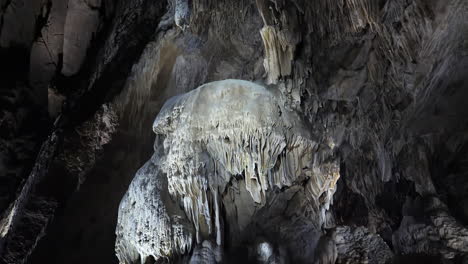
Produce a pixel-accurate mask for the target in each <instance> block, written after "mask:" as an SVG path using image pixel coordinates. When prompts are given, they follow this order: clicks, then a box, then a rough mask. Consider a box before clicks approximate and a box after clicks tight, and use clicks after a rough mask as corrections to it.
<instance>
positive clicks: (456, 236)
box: [0, 0, 468, 263]
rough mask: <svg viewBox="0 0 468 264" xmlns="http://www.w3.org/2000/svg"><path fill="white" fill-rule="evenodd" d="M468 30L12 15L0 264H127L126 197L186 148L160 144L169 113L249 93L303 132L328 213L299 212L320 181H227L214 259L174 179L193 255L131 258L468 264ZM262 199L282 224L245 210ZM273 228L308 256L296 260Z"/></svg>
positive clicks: (225, 0)
mask: <svg viewBox="0 0 468 264" xmlns="http://www.w3.org/2000/svg"><path fill="white" fill-rule="evenodd" d="M467 17H468V1H467V0H448V1H442V0H438V1H437V0H378V1H377V0H330V1H319V0H256V1H253V0H238V1H237V0H236V1H235V0H168V1H154V0H132V1H124V0H119V1H110V0H92V1H91V0H69V1H63V0H29V1H26V0H0V76H1V80H2V81H1V85H0V111H1V112H0V262H1V263H118V262H119V260H118V258H117V257H116V252H115V250H114V244H115V243H116V239H117V241H119V239H118V236H119V232H118V231H117V235H116V234H115V232H116V227H117V226H118V224H117V222H118V219H119V223H121V220H120V217H119V215H118V214H119V204H120V201H121V199H122V197H124V195H125V193H126V192H127V190H128V191H129V193H131V191H132V188H131V186H132V185H133V184H132V185H131V184H130V182H131V181H132V179H133V178H134V176H135V174H137V176H136V177H135V181H136V180H137V179H138V175H142V174H144V175H155V174H158V170H159V169H158V168H153V169H149V171H148V172H145V171H144V170H145V168H146V169H148V167H151V166H154V163H151V162H150V163H147V165H144V164H145V162H147V161H148V160H150V161H154V155H156V154H157V153H158V151H159V150H161V149H164V150H166V151H169V152H171V151H172V152H174V151H176V149H175V148H174V147H171V146H170V145H169V146H164V145H163V143H162V142H161V140H162V139H161V135H162V136H163V137H166V139H165V140H167V139H168V138H171V137H174V132H171V133H169V132H167V131H165V132H161V131H163V130H161V131H159V130H156V133H157V134H159V135H158V136H157V137H155V133H153V131H152V124H153V121H154V119H155V117H156V116H158V113H159V111H160V109H161V108H162V107H163V105H164V103H165V102H166V101H167V100H169V98H171V97H173V96H175V95H182V94H184V93H187V92H190V91H192V90H194V89H196V88H197V87H199V86H200V85H202V84H205V83H209V82H212V81H219V80H225V79H238V80H245V81H250V82H253V83H255V85H260V86H261V87H265V89H267V90H268V91H269V92H268V93H269V94H270V93H271V94H272V95H271V97H272V101H274V102H275V105H278V106H279V107H280V108H282V109H283V110H281V111H282V113H283V112H284V114H285V115H287V113H294V115H297V118H298V119H299V120H301V121H300V122H296V124H297V123H300V124H302V125H301V126H304V127H305V128H304V130H306V131H307V133H308V134H309V136H308V138H309V139H312V140H313V142H314V148H311V149H310V150H308V151H306V153H308V154H307V155H309V154H310V159H312V157H314V156H320V158H316V162H317V166H318V167H324V166H326V165H327V164H336V166H335V167H336V168H335V170H336V171H338V172H339V180H338V182H337V184H336V188H335V189H334V190H333V195H332V196H331V194H330V195H324V196H322V195H319V196H318V197H315V196H314V195H316V194H307V193H304V194H301V195H299V196H298V195H292V194H293V193H295V192H299V191H298V190H297V189H304V190H305V189H306V186H307V185H308V184H313V182H314V180H316V179H319V178H320V176H323V175H325V174H326V173H325V172H323V170H319V172H318V173H316V172H314V173H315V174H311V175H308V177H302V176H307V174H306V173H304V175H302V174H301V177H302V178H301V181H302V182H301V184H296V183H295V184H291V185H287V184H286V185H284V186H281V187H278V186H276V188H271V189H268V191H267V190H265V193H263V192H260V193H261V195H259V196H258V195H257V196H255V195H254V196H252V193H256V192H252V190H253V189H252V188H254V187H255V186H256V185H255V184H254V185H252V182H250V183H248V182H249V181H251V180H249V179H248V178H246V175H248V173H247V172H246V171H244V172H243V173H242V169H241V170H238V168H235V166H233V167H232V168H231V169H232V170H231V172H232V173H231V174H233V175H234V174H239V175H237V176H236V175H234V176H232V177H233V178H232V180H231V182H230V183H229V184H233V182H234V181H235V182H236V185H237V189H236V188H229V190H231V191H232V192H234V193H233V194H232V195H231V197H234V198H233V199H232V200H227V199H226V200H224V199H223V201H222V202H213V201H214V200H215V197H217V196H215V195H214V193H215V192H212V193H213V195H212V196H213V197H212V196H211V194H210V196H209V198H206V199H207V200H209V201H210V203H211V205H215V204H219V205H221V207H220V208H218V209H216V208H215V207H209V210H208V211H209V212H211V213H213V215H214V213H215V212H216V211H217V210H219V212H221V213H220V215H219V217H218V218H216V217H214V218H212V219H211V220H215V219H221V220H220V223H219V226H222V229H223V232H222V233H223V234H222V236H221V238H219V239H220V240H222V243H218V242H219V241H217V239H218V238H217V237H216V232H214V233H210V232H208V231H207V230H206V229H208V225H207V223H206V222H207V220H203V221H201V222H200V223H199V226H198V227H199V230H200V231H199V232H200V235H199V236H200V237H199V238H197V236H196V233H197V231H196V230H197V228H196V227H197V225H196V224H194V223H195V222H196V221H194V218H193V217H192V220H191V219H190V217H189V216H190V214H191V213H190V211H191V210H187V208H190V207H187V208H186V207H184V204H179V205H177V201H179V200H178V199H180V198H181V197H182V196H183V193H182V192H179V190H177V191H174V190H173V191H171V190H170V189H169V188H168V187H169V185H170V183H168V184H169V185H168V186H165V185H164V177H162V179H163V181H162V182H160V183H161V184H162V187H157V188H160V189H161V191H160V192H157V195H159V196H161V197H162V196H164V197H166V198H168V199H166V198H164V199H166V200H167V203H175V205H174V206H173V208H172V209H173V210H175V211H177V213H178V214H180V215H181V216H183V217H182V218H184V217H186V218H187V219H186V220H187V221H188V222H186V223H183V224H181V225H183V226H186V227H187V228H188V229H187V230H191V231H190V232H189V233H190V234H192V235H194V237H193V238H192V240H191V242H192V244H191V245H190V249H188V250H186V251H185V254H182V255H180V254H176V251H170V250H169V252H174V254H172V253H168V252H164V254H159V253H158V252H157V250H156V249H154V247H153V248H152V247H151V245H147V246H146V247H145V250H147V252H145V254H143V256H136V255H132V256H131V257H132V258H133V257H135V258H138V257H147V256H151V258H155V259H156V258H158V257H161V256H162V255H164V258H161V261H169V262H177V261H178V262H189V261H191V262H192V263H214V262H219V261H221V262H229V261H232V262H234V263H237V262H238V261H252V262H253V263H276V262H278V263H281V262H282V261H290V263H298V262H299V261H301V259H300V257H305V256H307V257H308V258H309V260H310V258H312V257H313V258H315V259H316V260H317V261H318V263H333V262H335V263H392V262H393V263H430V262H432V263H468V229H467V226H468V174H467V172H468V159H467V156H468V144H467V143H468V133H467V132H468V131H467V130H468V110H467V108H466V106H465V104H466V103H465V102H466V100H467V99H468V89H467V88H468V87H467V81H468V80H467V78H468V77H467V75H466V72H467V71H468V67H467V66H468V59H467V55H468V20H467V19H466V18H467ZM223 87H224V88H223V89H227V90H230V89H228V88H227V86H223ZM269 96H270V95H269ZM229 102H230V101H229ZM216 103H218V102H213V105H214V104H216ZM207 104H210V103H207ZM164 109H166V107H165V108H164ZM275 111H276V110H275ZM267 112H268V111H267ZM164 113H165V112H161V113H160V116H164ZM295 118H296V117H294V118H284V120H289V121H291V120H295ZM282 120H283V119H282ZM281 122H283V121H281ZM281 124H282V123H281ZM257 125H258V124H257ZM293 127H294V128H295V129H297V126H293ZM238 130H239V131H235V133H234V134H235V135H238V136H241V135H240V134H241V132H242V131H240V130H241V129H238ZM158 131H159V132H158ZM176 134H177V133H176ZM283 134H284V133H283ZM262 138H265V140H266V139H268V140H273V137H262ZM184 140H186V141H188V139H184ZM230 140H231V137H230ZM232 141H235V139H234V137H233V139H232ZM155 142H156V143H155ZM207 142H208V143H206V144H207V145H210V144H209V141H207ZM231 143H233V142H231ZM288 143H289V142H286V144H288ZM278 144H280V143H278ZM182 145H183V146H184V148H187V147H188V146H187V144H185V143H184V144H182ZM189 145H190V144H189ZM212 145H213V144H212ZM215 145H216V146H218V145H221V146H223V147H222V148H221V149H227V148H228V146H227V145H226V142H224V141H222V142H220V143H219V144H215ZM203 146H204V145H203ZM194 147H195V146H194ZM198 147H200V146H198ZM302 147H304V146H302ZM202 148H204V147H202ZM197 151H198V150H196V149H195V150H194V151H193V153H199V152H197ZM233 151H234V150H233ZM153 152H154V153H153ZM201 153H203V152H201ZM211 153H214V152H211ZM216 153H221V152H220V151H218V152H216ZM233 153H234V152H233ZM254 153H255V152H254V151H251V150H245V151H244V152H237V153H236V155H239V156H242V155H247V156H248V155H254ZM210 155H212V154H210ZM280 155H283V154H280ZM307 155H305V156H306V157H309V156H307ZM152 156H153V157H152ZM163 156H164V155H163ZM273 156H274V155H273ZM200 157H204V156H203V155H201V156H200ZM212 157H218V154H217V155H214V154H213V155H212ZM186 158H188V157H186ZM218 159H220V157H218ZM239 160H240V159H239ZM293 160H294V161H297V160H299V158H297V157H296V158H293ZM312 161H313V160H308V162H312ZM156 163H157V162H156ZM187 164H189V163H187ZM213 164H216V163H213ZM226 164H227V163H223V166H225V165H226ZM143 165H144V167H142V166H143ZM213 166H215V165H213ZM141 167H142V169H140V170H138V169H139V168H141ZM258 168H260V166H259V167H258ZM300 169H304V168H300ZM260 170H261V168H260ZM137 171H139V172H138V173H137ZM216 171H217V170H216ZM301 173H302V172H301ZM166 174H167V176H165V177H166V178H167V180H168V181H171V180H173V179H174V178H171V175H170V174H168V173H166ZM254 174H255V173H254ZM260 174H261V173H259V175H256V176H255V177H257V176H258V177H260ZM189 175H193V174H189ZM210 177H211V176H210ZM149 178H150V179H153V180H155V181H156V179H155V177H149ZM251 178H252V177H251ZM158 179H159V178H158ZM173 183H174V182H173ZM247 184H249V186H250V187H247ZM294 186H295V187H294ZM129 187H130V188H129ZM166 187H167V188H166ZM213 187H214V186H212V184H210V185H209V187H206V186H205V187H203V188H213ZM217 187H219V186H217ZM328 187H330V186H328ZM157 188H155V189H157ZM256 188H258V187H256ZM263 188H264V187H263V185H262V186H260V189H261V190H263ZM207 190H208V189H207ZM249 190H250V191H249ZM166 191H168V192H167V193H166ZM196 193H197V194H201V193H202V192H196ZM328 193H330V192H328V191H327V194H328ZM186 194H189V192H187V193H186ZM157 195H155V196H154V197H156V196H157ZM151 197H153V196H151ZM249 197H252V200H250V201H246V200H245V199H244V198H249ZM262 197H264V198H267V197H269V198H271V197H276V198H275V199H274V202H272V203H271V205H272V206H273V207H275V208H273V207H268V204H267V206H266V207H265V208H270V209H271V208H273V209H271V210H264V212H263V213H262V210H261V209H258V211H255V212H252V211H249V210H251V208H252V205H257V204H262V203H263V202H265V203H266V201H267V200H268V201H270V200H269V199H266V200H265V201H263V198H262ZM218 198H220V199H221V197H217V198H216V199H218ZM313 198H316V199H315V200H314V199H313ZM161 199H162V198H161ZM182 199H184V198H182ZM249 199H250V198H249ZM310 199H311V200H310ZM186 200H187V199H186ZM328 200H330V201H328ZM170 201H171V202H170ZM272 201H273V200H272ZM258 202H259V203H258ZM321 202H322V203H328V202H330V203H331V205H330V207H329V208H327V210H325V211H324V213H323V215H324V216H323V215H322V216H320V217H319V218H320V219H322V220H324V221H318V220H317V219H316V218H315V215H314V214H310V211H309V210H292V209H290V210H289V211H288V212H291V213H292V214H294V215H293V216H290V217H289V218H287V219H285V218H281V217H278V218H274V217H271V216H275V215H280V213H276V211H275V210H278V212H280V211H281V212H283V211H282V209H284V208H291V206H288V205H298V204H305V203H306V204H308V205H310V206H311V207H313V206H314V205H317V204H319V205H320V203H321ZM238 207H241V208H243V209H245V210H246V211H249V212H247V213H245V214H242V217H243V218H242V217H241V218H242V219H240V222H241V223H244V224H245V221H247V222H248V221H250V220H249V219H256V220H255V221H258V223H254V224H252V223H250V224H252V225H250V226H249V227H248V228H247V227H246V228H247V230H253V231H254V232H250V234H251V237H248V236H247V237H245V236H243V235H242V232H241V231H242V230H239V232H236V231H235V230H236V228H239V226H238V224H239V219H236V221H237V222H236V223H234V217H233V216H231V214H230V213H229V212H230V211H232V210H234V211H235V210H236V209H235V208H238ZM254 207H255V206H254ZM172 209H171V210H172ZM255 210H256V209H255ZM143 211H145V210H143ZM286 211H287V210H286ZM130 215H131V214H130ZM252 215H255V217H251V216H252ZM153 216H155V215H153ZM192 216H193V215H192ZM262 217H263V218H262ZM197 219H200V218H197ZM246 219H247V220H246ZM304 219H306V220H307V221H305V222H304V221H303V220H304ZM155 221H156V220H155ZM174 221H175V220H174ZM294 221H296V222H297V224H295V225H294V224H293V223H295V222H294ZM130 222H131V221H130ZM152 224H155V222H153V223H152ZM203 225H205V227H203ZM255 225H257V226H255ZM269 225H271V226H285V227H291V228H292V227H294V228H295V229H294V228H293V229H291V230H293V231H290V233H293V232H295V234H294V235H298V236H299V235H302V236H304V239H297V240H295V241H296V243H297V244H296V245H294V244H292V242H290V241H288V240H287V239H285V238H284V237H281V235H280V234H281V232H279V231H278V232H275V231H271V232H265V230H262V228H264V229H268V226H269ZM210 226H211V225H210ZM213 226H216V223H213ZM246 226H248V224H247V225H246ZM191 228H192V229H191ZM117 230H119V229H118V228H117ZM129 230H131V228H130V229H129ZM260 230H262V232H263V233H262V234H257V233H255V231H259V233H261V232H260ZM285 232H287V231H285ZM296 233H297V234H296ZM207 234H208V235H207ZM209 234H211V235H209ZM134 235H135V238H134V240H138V239H139V238H143V235H142V236H141V237H138V236H139V235H138V233H137V234H134ZM236 236H238V237H236ZM236 243H237V244H236ZM220 244H221V245H222V246H220ZM156 247H157V248H160V247H158V246H156ZM300 248H304V249H305V250H303V252H304V254H303V255H302V256H299V255H300V254H297V253H295V252H294V250H298V249H300ZM151 250H153V251H154V252H149V251H151ZM187 251H189V252H188V253H187ZM118 252H119V251H118V250H117V255H119V254H118ZM182 252H184V251H180V252H179V253H182ZM158 254H159V255H158ZM234 256H236V257H237V258H238V259H235V258H234ZM119 257H120V256H119ZM151 258H148V261H149V262H150V261H151ZM335 259H336V261H335ZM121 260H122V259H121ZM132 260H133V259H132ZM122 261H123V260H122ZM320 261H321V262H320ZM122 263H125V261H123V262H122Z"/></svg>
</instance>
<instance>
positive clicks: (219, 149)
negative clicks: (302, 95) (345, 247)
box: [116, 80, 340, 263]
mask: <svg viewBox="0 0 468 264" xmlns="http://www.w3.org/2000/svg"><path fill="white" fill-rule="evenodd" d="M307 127H308V125H307V124H306V123H304V122H303V121H302V120H301V119H300V117H299V116H298V115H297V113H296V112H294V111H291V110H287V109H285V108H284V107H283V106H282V103H281V99H280V98H279V99H277V98H276V97H275V91H274V90H273V91H272V90H269V89H266V88H265V87H263V86H260V85H257V84H254V83H251V82H246V81H241V80H225V81H219V82H213V83H208V84H205V85H203V86H201V87H199V88H198V89H196V90H194V91H191V92H189V93H187V94H184V95H181V96H178V97H174V98H171V99H170V100H169V101H168V102H167V103H166V104H165V105H164V107H163V108H162V109H161V111H160V113H159V115H158V117H157V118H156V120H155V121H154V124H153V131H154V132H155V133H156V134H157V141H156V143H155V151H156V153H155V155H154V156H153V158H152V159H151V160H150V161H149V162H147V164H146V165H145V166H144V167H143V168H142V169H141V170H140V172H139V173H137V176H136V178H135V179H134V180H133V182H132V184H131V185H130V188H129V192H128V193H127V194H126V196H125V197H124V199H123V200H122V202H121V206H120V210H119V221H118V223H117V242H116V250H117V255H118V257H119V259H120V261H121V262H122V263H136V262H137V261H138V260H137V259H136V258H129V257H127V256H130V255H131V256H133V255H134V254H133V253H132V251H135V250H136V252H138V254H139V255H140V259H143V260H144V259H145V258H146V257H147V256H149V255H151V256H153V257H154V258H155V259H156V260H159V259H161V258H164V257H173V256H174V255H177V254H180V255H182V254H184V253H186V252H188V251H190V250H191V247H192V244H195V243H201V242H202V241H204V240H207V239H213V240H214V241H216V243H217V245H218V246H222V245H223V244H225V243H229V244H236V243H239V241H242V240H240V239H239V238H241V237H242V236H244V237H245V236H248V235H252V233H261V232H264V233H268V234H269V236H275V237H281V238H282V239H284V240H283V241H284V244H283V245H282V246H283V247H286V248H288V249H289V250H290V251H291V252H293V253H294V256H293V257H294V258H296V259H303V260H304V258H305V255H306V254H305V252H303V254H298V252H297V250H298V249H294V247H293V246H292V245H290V244H289V243H293V241H294V239H296V238H297V236H296V235H298V234H288V231H287V230H288V229H290V228H294V223H283V228H284V230H277V229H276V227H275V226H271V225H270V223H264V226H263V227H258V226H256V225H258V224H259V223H262V222H263V221H264V220H265V219H275V218H278V217H281V214H280V212H281V211H279V210H274V209H276V208H275V207H277V206H278V205H277V204H275V203H274V200H275V199H278V198H277V196H280V197H281V196H282V194H278V191H279V190H283V191H284V190H285V189H290V190H288V191H286V192H289V193H290V194H289V195H290V196H296V197H300V199H296V200H295V201H293V202H291V203H290V204H288V207H289V208H288V210H289V211H290V212H288V214H295V215H297V217H298V219H297V221H299V220H303V221H311V222H312V223H313V225H312V226H310V227H308V228H309V229H310V232H313V231H314V230H315V231H317V230H318V228H320V227H321V226H322V224H323V223H324V222H325V221H326V220H327V219H326V211H327V210H329V209H330V204H331V202H332V197H333V193H334V192H335V186H336V182H337V180H338V178H339V175H340V174H339V167H338V165H337V161H336V160H334V158H333V156H332V154H331V153H330V151H329V147H328V146H326V145H325V146H319V145H318V144H317V143H316V142H315V141H314V139H313V137H312V136H311V134H310V132H308V129H307ZM151 172H153V174H152V173H151ZM152 181H161V182H164V181H167V185H164V184H162V183H159V184H157V183H155V184H152V183H151V182H152ZM169 195H170V197H169ZM166 196H167V197H166ZM171 199H172V200H174V201H175V203H174V204H171V203H172V200H171ZM177 205H181V207H182V208H183V210H184V212H185V215H183V216H182V215H180V214H176V213H175V212H170V211H169V209H167V208H174V207H177ZM151 208H154V209H151ZM221 210H224V212H225V215H226V216H225V217H223V216H222V212H221ZM305 215H307V217H305ZM173 217H175V218H176V219H181V220H180V221H182V220H184V221H188V222H189V223H190V224H191V227H192V228H193V232H192V233H190V232H188V231H185V233H184V232H182V235H180V234H177V233H176V232H174V231H173V230H175V229H177V230H181V228H178V227H177V226H178V225H180V223H179V221H170V219H171V218H173ZM221 223H223V224H224V227H223V226H221ZM135 225H136V226H137V227H136V228H135V229H134V228H132V227H133V226H135ZM174 225H176V226H174ZM253 226H255V227H253ZM128 228H130V229H128ZM275 229H276V230H275ZM185 230H187V229H185ZM225 230H231V233H229V234H225ZM179 233H180V232H179ZM176 234H177V235H176ZM183 234H185V235H183ZM191 235H193V237H194V238H193V237H192V236H191ZM226 237H228V239H227V241H224V239H223V238H226ZM303 239H305V238H303ZM313 239H314V238H313V237H310V240H311V241H310V242H306V244H309V243H310V244H312V243H313V242H312V240H313ZM175 241H177V242H175ZM132 248H134V249H132Z"/></svg>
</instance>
